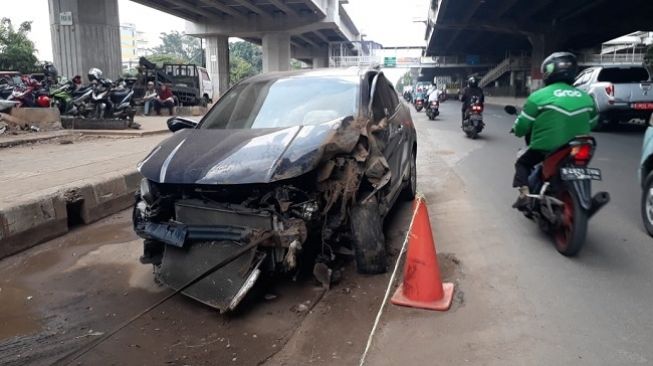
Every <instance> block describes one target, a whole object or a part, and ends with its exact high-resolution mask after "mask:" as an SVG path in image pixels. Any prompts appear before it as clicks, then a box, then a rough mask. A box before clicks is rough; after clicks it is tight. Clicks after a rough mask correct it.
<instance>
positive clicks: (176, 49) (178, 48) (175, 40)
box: [148, 31, 202, 65]
mask: <svg viewBox="0 0 653 366" xmlns="http://www.w3.org/2000/svg"><path fill="white" fill-rule="evenodd" d="M159 38H160V39H161V45H159V46H157V47H155V48H154V49H153V50H152V51H154V54H153V55H152V56H150V57H148V60H150V61H152V62H157V63H158V62H159V61H154V59H158V60H162V61H161V63H164V62H170V63H184V64H185V63H189V64H195V65H201V64H202V48H201V47H200V40H199V38H195V37H191V36H187V35H185V34H183V33H180V32H177V31H172V32H170V33H161V35H160V36H159ZM169 60H174V61H169Z"/></svg>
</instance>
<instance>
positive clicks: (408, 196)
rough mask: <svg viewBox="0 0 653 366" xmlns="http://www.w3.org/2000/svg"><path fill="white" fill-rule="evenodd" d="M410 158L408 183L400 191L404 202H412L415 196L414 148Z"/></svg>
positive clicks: (415, 169)
mask: <svg viewBox="0 0 653 366" xmlns="http://www.w3.org/2000/svg"><path fill="white" fill-rule="evenodd" d="M411 151H412V152H411V154H410V155H411V156H410V163H409V164H410V167H409V168H408V169H410V171H409V172H408V183H407V184H406V186H405V187H404V189H403V190H402V191H401V197H402V198H403V199H404V200H405V201H412V200H414V199H415V196H416V195H417V154H416V151H415V148H413V149H412V150H411Z"/></svg>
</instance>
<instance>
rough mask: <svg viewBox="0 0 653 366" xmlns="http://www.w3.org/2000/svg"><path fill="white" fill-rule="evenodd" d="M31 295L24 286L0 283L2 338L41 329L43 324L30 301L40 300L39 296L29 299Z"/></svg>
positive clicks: (0, 337)
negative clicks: (36, 317)
mask: <svg viewBox="0 0 653 366" xmlns="http://www.w3.org/2000/svg"><path fill="white" fill-rule="evenodd" d="M28 296H31V295H30V294H29V293H28V291H26V290H25V289H22V288H17V287H13V286H8V285H7V284H6V283H5V284H1V285H0V340H4V339H8V338H11V337H15V336H20V335H27V334H30V333H34V332H36V331H38V330H39V329H41V325H40V324H39V322H38V321H37V320H35V319H34V318H33V317H32V315H31V313H30V307H29V302H30V301H38V299H37V298H32V299H31V300H27V298H28Z"/></svg>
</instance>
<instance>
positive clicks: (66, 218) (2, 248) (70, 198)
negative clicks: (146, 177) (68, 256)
mask: <svg viewBox="0 0 653 366" xmlns="http://www.w3.org/2000/svg"><path fill="white" fill-rule="evenodd" d="M140 179H141V174H140V173H139V172H138V171H136V170H135V169H128V170H124V171H120V172H114V173H111V174H110V175H106V176H102V177H99V178H96V179H93V180H88V181H83V182H77V183H71V184H68V185H67V186H65V187H62V188H60V189H58V190H57V191H56V192H53V193H44V194H43V195H40V196H37V197H29V198H25V199H22V200H19V201H17V202H12V203H10V204H8V205H6V206H4V207H0V259H2V258H4V257H7V256H10V255H12V254H15V253H18V252H20V251H22V250H25V249H28V248H30V247H33V246H35V245H37V244H40V243H43V242H45V241H47V240H50V239H53V238H55V237H58V236H61V235H63V234H66V233H67V232H68V230H69V229H70V227H71V226H74V225H76V224H90V223H92V222H95V221H98V220H100V219H101V218H104V217H107V216H109V215H112V214H114V213H117V212H119V211H122V210H124V209H126V208H128V207H130V206H131V205H132V204H133V203H134V192H136V189H137V187H138V183H139V182H140Z"/></svg>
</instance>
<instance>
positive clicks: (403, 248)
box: [358, 193, 426, 366]
mask: <svg viewBox="0 0 653 366" xmlns="http://www.w3.org/2000/svg"><path fill="white" fill-rule="evenodd" d="M415 200H421V201H422V204H426V200H424V196H423V195H421V194H420V193H418V194H417V195H416V197H415ZM416 215H417V205H415V210H414V211H413V216H412V217H411V219H410V225H408V232H407V233H406V238H405V239H404V243H403V244H402V245H401V251H400V252H399V255H398V256H397V261H396V262H395V268H394V269H393V270H392V275H391V276H390V281H388V287H387V288H386V290H385V296H383V301H382V302H381V307H379V312H378V313H377V314H376V319H374V325H373V326H372V330H371V331H370V335H369V336H368V337H367V344H366V345H365V351H363V354H362V355H361V359H360V363H359V364H358V365H359V366H363V365H364V364H365V359H366V358H367V353H368V352H369V351H370V347H371V346H372V339H373V338H374V334H375V333H376V329H377V327H378V326H379V322H380V321H381V315H383V310H385V305H386V304H387V303H388V298H389V297H390V290H391V289H392V287H393V283H394V282H395V277H396V276H397V269H399V262H401V257H402V256H403V255H404V253H405V252H406V246H407V245H408V237H409V236H410V235H411V232H412V229H413V222H414V221H415V216H416Z"/></svg>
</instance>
